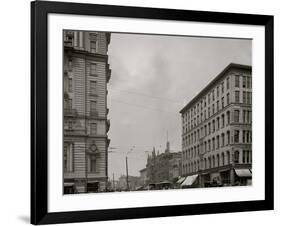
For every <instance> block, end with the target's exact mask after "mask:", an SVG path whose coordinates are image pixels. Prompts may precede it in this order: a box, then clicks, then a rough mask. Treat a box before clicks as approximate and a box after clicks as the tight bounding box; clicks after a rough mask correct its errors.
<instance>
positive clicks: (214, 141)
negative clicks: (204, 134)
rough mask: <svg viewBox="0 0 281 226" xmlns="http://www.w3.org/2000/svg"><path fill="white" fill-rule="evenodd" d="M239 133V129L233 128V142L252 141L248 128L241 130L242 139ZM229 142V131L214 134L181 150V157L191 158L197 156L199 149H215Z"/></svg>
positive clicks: (203, 151)
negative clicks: (200, 142)
mask: <svg viewBox="0 0 281 226" xmlns="http://www.w3.org/2000/svg"><path fill="white" fill-rule="evenodd" d="M239 133H240V131H239V130H234V136H233V142H234V143H245V144H249V143H251V142H252V137H251V136H252V134H251V131H250V130H242V139H240V134H239ZM230 143H231V141H230V131H227V132H226V133H222V134H221V135H217V136H214V137H213V138H211V139H208V140H207V141H204V142H203V143H202V144H200V145H199V144H198V145H195V146H193V147H191V148H188V149H187V150H186V151H183V159H191V158H195V157H197V156H199V154H200V150H201V152H202V153H206V152H209V151H214V150H217V149H219V148H220V147H224V146H226V145H229V144H230Z"/></svg>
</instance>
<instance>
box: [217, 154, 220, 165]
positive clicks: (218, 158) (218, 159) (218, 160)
mask: <svg viewBox="0 0 281 226" xmlns="http://www.w3.org/2000/svg"><path fill="white" fill-rule="evenodd" d="M219 166H220V156H219V154H217V167H219Z"/></svg>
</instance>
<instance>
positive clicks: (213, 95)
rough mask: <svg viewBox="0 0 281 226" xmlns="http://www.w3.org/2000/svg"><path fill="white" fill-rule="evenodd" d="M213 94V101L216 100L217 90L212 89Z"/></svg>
mask: <svg viewBox="0 0 281 226" xmlns="http://www.w3.org/2000/svg"><path fill="white" fill-rule="evenodd" d="M212 94H213V101H214V100H215V90H213V91H212Z"/></svg>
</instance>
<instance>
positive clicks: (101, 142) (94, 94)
mask: <svg viewBox="0 0 281 226" xmlns="http://www.w3.org/2000/svg"><path fill="white" fill-rule="evenodd" d="M63 38H64V67H63V70H64V71H63V80H64V150H63V159H64V163H63V166H64V193H73V192H78V193H83V192H97V191H102V190H105V189H106V186H107V168H108V167H107V164H108V163H107V162H108V161H107V159H108V158H107V149H108V145H109V139H108V137H107V132H108V130H109V127H110V123H109V120H108V119H107V114H108V108H107V82H108V81H109V79H110V76H111V70H110V69H109V64H108V55H107V50H108V45H109V43H110V33H105V32H88V31H70V30H67V31H64V33H63Z"/></svg>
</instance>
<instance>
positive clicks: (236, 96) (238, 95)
mask: <svg viewBox="0 0 281 226" xmlns="http://www.w3.org/2000/svg"><path fill="white" fill-rule="evenodd" d="M235 103H240V92H239V91H235Z"/></svg>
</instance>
